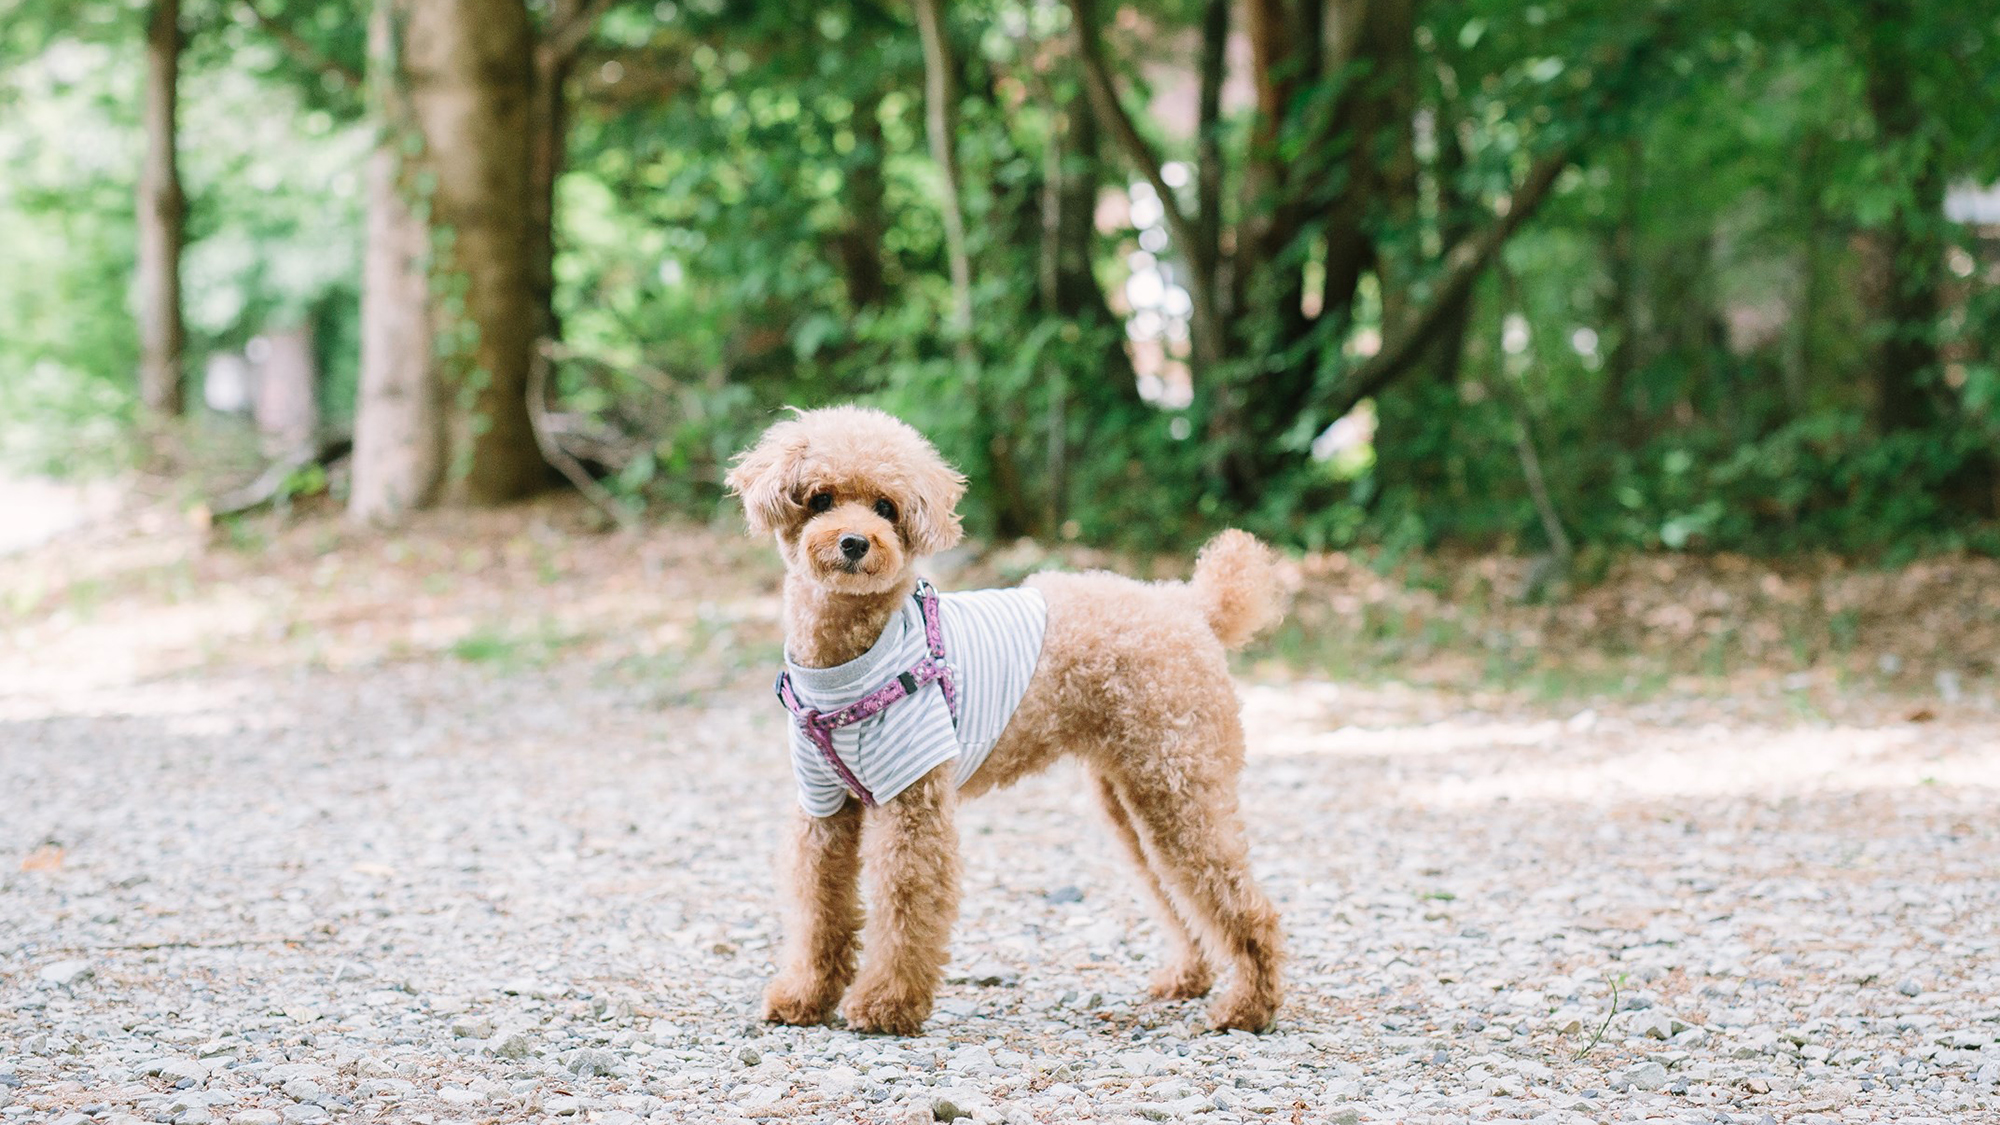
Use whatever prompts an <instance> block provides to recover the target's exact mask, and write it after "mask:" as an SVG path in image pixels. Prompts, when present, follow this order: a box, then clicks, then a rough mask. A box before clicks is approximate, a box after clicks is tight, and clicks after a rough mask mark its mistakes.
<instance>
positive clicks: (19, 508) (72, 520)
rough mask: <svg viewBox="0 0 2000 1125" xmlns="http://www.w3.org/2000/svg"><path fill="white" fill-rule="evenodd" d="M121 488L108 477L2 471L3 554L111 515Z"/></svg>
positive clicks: (0, 541) (0, 544)
mask: <svg viewBox="0 0 2000 1125" xmlns="http://www.w3.org/2000/svg"><path fill="white" fill-rule="evenodd" d="M119 495H120V490H119V488H118V486H116V485H114V484H112V483H110V482H108V481H96V482H92V483H90V484H68V483H65V482H62V481H52V480H41V479H36V478H25V479H24V478H18V477H10V476H6V475H4V474H0V513H5V514H6V518H5V519H0V555H9V554H13V553H14V552H16V551H21V550H25V549H27V548H29V547H33V546H35V545H36V544H38V543H43V542H46V541H47V540H49V539H53V538H54V537H56V536H57V535H60V534H62V533H63V532H65V531H68V530H70V529H71V528H73V527H78V526H80V525H82V524H85V523H88V522H90V521H91V520H95V519H100V518H102V517H104V516H106V515H109V514H110V513H111V512H112V511H113V510H114V509H116V508H117V506H118V502H119Z"/></svg>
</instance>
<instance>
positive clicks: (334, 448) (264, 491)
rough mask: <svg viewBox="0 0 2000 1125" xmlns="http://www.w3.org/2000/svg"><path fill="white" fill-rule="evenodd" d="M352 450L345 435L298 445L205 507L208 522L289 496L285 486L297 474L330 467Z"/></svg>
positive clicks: (351, 444)
mask: <svg viewBox="0 0 2000 1125" xmlns="http://www.w3.org/2000/svg"><path fill="white" fill-rule="evenodd" d="M353 451H354V439H353V437H351V436H350V435H347V434H337V435H334V436H331V437H326V438H322V439H320V440H318V441H315V442H313V443H312V444H310V445H303V446H300V447H299V448H298V449H296V450H294V451H293V452H291V453H290V454H288V455H286V456H284V457H282V458H280V459H278V460H276V461H273V462H272V463H271V464H270V466H269V467H268V468H266V469H265V470H264V471H263V472H262V473H259V474H258V475H257V479H256V480H253V481H251V482H250V483H249V484H246V485H244V486H243V487H241V488H237V489H232V490H230V491H228V492H225V493H223V494H222V495H220V496H218V497H216V498H215V499H214V501H213V502H211V503H210V504H209V505H208V515H209V517H210V518H211V519H213V518H218V517H221V516H240V515H242V514H243V513H245V512H249V511H254V510H256V509H258V508H261V507H263V506H264V505H266V504H269V503H271V502H273V501H275V500H278V499H279V498H281V497H287V496H289V495H290V492H289V490H288V489H287V486H288V485H289V484H290V483H291V481H292V479H293V478H294V477H295V476H297V475H298V473H299V472H300V471H302V470H304V469H306V468H308V467H310V466H312V465H323V466H325V465H332V464H334V463H335V462H337V461H339V460H340V459H341V458H343V457H345V456H347V455H348V454H349V453H352V452H353Z"/></svg>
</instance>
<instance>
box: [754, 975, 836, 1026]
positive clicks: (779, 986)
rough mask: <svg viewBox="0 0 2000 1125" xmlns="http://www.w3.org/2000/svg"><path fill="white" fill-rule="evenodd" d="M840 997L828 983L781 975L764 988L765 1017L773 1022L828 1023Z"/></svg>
mask: <svg viewBox="0 0 2000 1125" xmlns="http://www.w3.org/2000/svg"><path fill="white" fill-rule="evenodd" d="M836 998H837V997H836V996H834V995H832V994H830V991H829V990H828V989H827V988H826V987H825V986H824V985H820V984H817V983H815V982H813V981H805V980H799V979H796V978H794V977H791V976H789V975H788V976H781V977H779V978H778V979H777V980H774V981H772V982H771V984H770V987H768V988H766V989H765V990H764V1018H765V1019H767V1020H769V1021H770V1022H772V1023H789V1024H815V1023H825V1022H826V1017H827V1015H828V1014H829V1013H831V1012H832V1011H833V1002H834V1000H835V999H836Z"/></svg>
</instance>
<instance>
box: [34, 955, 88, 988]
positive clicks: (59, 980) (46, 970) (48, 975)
mask: <svg viewBox="0 0 2000 1125" xmlns="http://www.w3.org/2000/svg"><path fill="white" fill-rule="evenodd" d="M96 975H97V970H95V969H93V968H91V967H90V962H88V961H57V962H55V963H54V964H50V965H45V966H43V967H42V971H41V973H40V976H41V978H42V979H43V980H44V981H47V982H48V983H49V984H52V985H55V986H56V987H57V988H68V987H70V986H71V985H74V984H77V983H78V982H80V981H86V980H89V979H90V978H91V977H94V976H96Z"/></svg>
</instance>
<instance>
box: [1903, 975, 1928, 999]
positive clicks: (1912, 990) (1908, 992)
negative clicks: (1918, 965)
mask: <svg viewBox="0 0 2000 1125" xmlns="http://www.w3.org/2000/svg"><path fill="white" fill-rule="evenodd" d="M1896 991H1897V992H1900V993H1902V994H1903V995H1905V996H1922V995H1923V994H1924V986H1923V985H1921V984H1918V983H1917V982H1916V981H1915V980H1913V979H1911V978H1909V977H1904V978H1903V980H1902V982H1901V983H1899V984H1898V985H1896Z"/></svg>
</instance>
